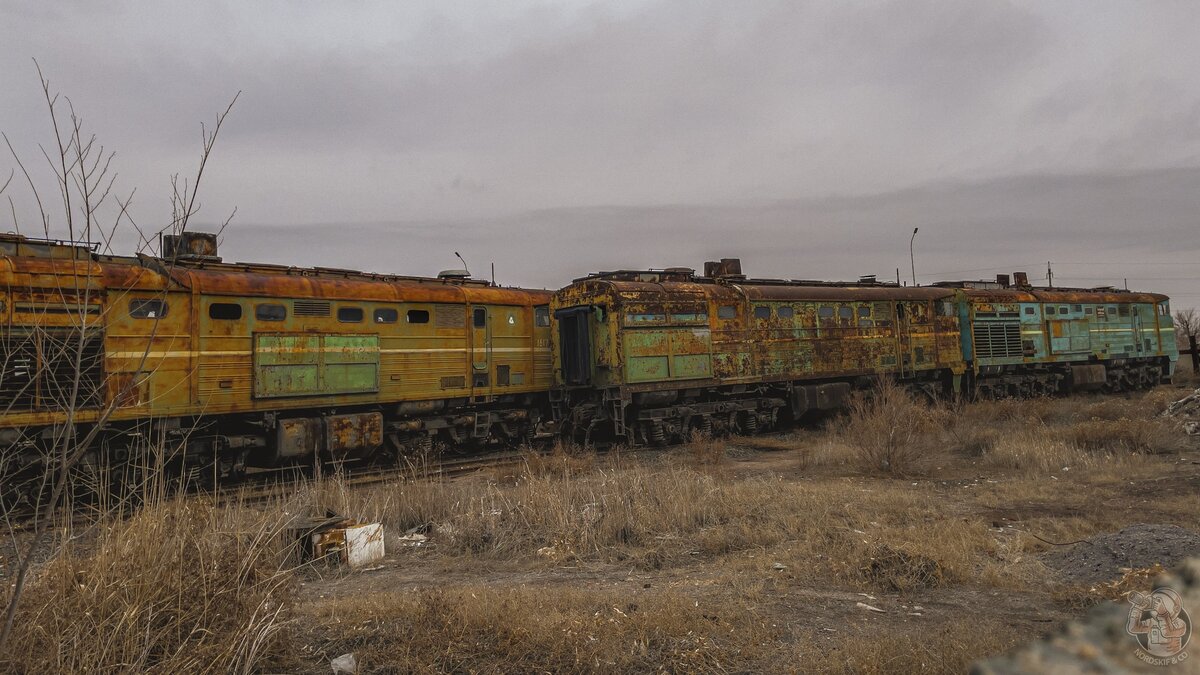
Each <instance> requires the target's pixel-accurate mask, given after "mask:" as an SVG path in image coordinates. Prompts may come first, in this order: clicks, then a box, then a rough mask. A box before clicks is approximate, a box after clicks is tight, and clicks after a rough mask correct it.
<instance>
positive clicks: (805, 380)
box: [0, 233, 1178, 480]
mask: <svg viewBox="0 0 1200 675" xmlns="http://www.w3.org/2000/svg"><path fill="white" fill-rule="evenodd" d="M161 243H162V246H161V250H162V254H161V255H160V256H154V257H152V256H146V255H136V256H114V255H106V254H101V253H99V252H98V251H97V250H96V247H94V246H92V245H87V244H80V243H76V242H62V241H51V240H39V239H30V238H27V237H23V236H19V235H4V236H0V293H2V294H3V295H2V296H0V324H2V326H3V330H2V332H0V402H2V404H3V408H2V411H3V412H2V414H0V453H3V459H4V466H5V467H6V469H7V470H8V471H9V472H11V471H13V470H14V467H15V470H16V471H18V472H20V471H22V470H23V471H26V472H36V471H37V470H38V469H40V468H42V467H44V466H45V465H46V464H47V462H48V461H53V458H54V457H56V454H55V453H56V449H64V448H68V447H69V448H76V449H78V451H79V452H80V453H81V456H80V457H79V458H78V459H79V461H78V465H79V466H80V467H83V468H84V469H85V470H87V469H94V470H96V471H112V470H114V469H115V468H121V467H134V466H141V465H144V464H145V463H146V461H147V458H146V453H147V452H151V451H153V452H156V453H158V457H159V460H158V461H166V462H168V463H169V464H170V465H171V466H174V467H178V468H179V469H180V470H181V471H184V472H190V473H193V474H197V475H198V476H211V477H212V479H213V480H233V479H237V478H239V477H241V476H242V475H244V474H245V472H246V471H247V467H258V468H270V467H278V466H281V465H291V464H303V463H313V462H316V461H326V460H353V461H368V460H370V461H374V460H383V461H388V460H395V459H397V458H399V457H401V456H404V455H408V454H412V453H419V452H422V451H426V450H429V449H431V448H432V447H433V446H434V445H435V444H438V445H445V446H453V447H458V448H464V449H478V448H482V447H484V446H488V445H498V444H506V445H515V444H521V443H526V442H530V441H532V440H535V439H539V438H552V437H555V436H556V435H560V434H568V435H572V436H574V437H575V438H576V439H578V440H581V441H585V442H586V441H590V440H593V439H595V440H598V439H602V438H603V439H607V440H610V441H617V442H627V443H635V444H661V443H666V442H669V441H671V440H673V439H680V438H683V437H685V436H686V435H687V434H689V433H691V432H692V431H702V432H712V433H722V432H733V433H755V432H757V431H761V430H765V429H769V428H772V427H775V426H778V425H780V424H782V423H784V422H787V421H790V420H797V419H801V418H804V417H806V416H809V415H812V414H814V413H819V412H822V411H828V410H832V409H836V408H838V407H840V406H842V405H844V404H845V402H846V401H847V399H848V397H849V396H850V394H851V393H852V392H853V391H854V390H856V389H861V388H864V387H869V386H871V384H872V382H873V379H874V378H876V377H879V376H881V375H883V376H888V377H893V378H895V379H897V380H899V381H901V382H903V383H904V384H906V385H907V386H909V387H911V388H913V389H916V390H920V391H925V392H927V393H929V394H930V395H934V396H936V395H951V394H956V393H957V394H965V395H984V396H1027V395H1038V394H1052V393H1059V392H1067V391H1073V390H1080V389H1097V388H1103V389H1107V390H1121V389H1129V388H1136V387H1145V386H1150V385H1152V384H1154V383H1157V382H1160V381H1163V380H1165V379H1167V378H1169V377H1170V376H1171V373H1172V370H1173V367H1174V362H1175V360H1176V359H1177V357H1178V355H1177V352H1176V349H1175V343H1174V338H1173V333H1172V330H1173V329H1172V327H1171V319H1170V312H1169V307H1168V299H1167V298H1166V296H1163V295H1157V294H1149V293H1131V292H1127V291H1119V290H1116V289H1111V288H1104V289H1049V288H1034V287H1032V286H1030V285H1029V284H1028V283H1027V281H1026V280H1025V279H1024V278H1023V277H1022V276H1020V275H1018V276H1017V277H1016V279H1015V281H1014V282H1013V283H1010V282H1009V281H1008V279H1007V278H999V279H998V280H997V281H996V282H956V283H944V284H936V285H933V286H924V287H903V286H900V285H897V284H889V283H880V282H876V281H874V280H873V279H864V280H861V281H859V282H854V283H830V282H811V281H784V280H764V279H748V278H746V277H745V276H744V275H742V274H741V270H740V263H739V262H738V261H736V260H724V261H721V262H716V263H708V264H706V267H705V270H704V273H703V274H696V273H695V272H694V271H693V270H690V269H682V268H673V269H667V270H651V271H620V272H610V273H601V274H595V275H591V276H588V277H584V278H581V279H577V280H576V281H575V282H573V283H572V284H570V285H568V286H566V287H565V288H563V289H561V290H559V291H558V292H556V293H550V292H547V291H540V290H527V289H519V288H502V287H497V286H495V285H493V284H491V283H487V282H483V281H477V280H473V279H471V278H469V275H467V274H465V273H460V272H455V271H449V272H445V273H442V274H441V275H439V276H438V277H436V278H423V277H405V276H394V275H376V274H367V273H363V272H358V271H351V270H340V269H327V268H298V267H287V266H278V265H265V264H245V263H226V262H223V261H222V260H221V258H220V257H218V255H217V250H216V238H215V237H214V236H213V235H207V234H202V233H183V234H179V235H168V236H165V237H164V238H163V240H162V242H161ZM60 454H61V453H60ZM164 457H165V460H164V459H163V458H164ZM9 475H11V473H10V474H9Z"/></svg>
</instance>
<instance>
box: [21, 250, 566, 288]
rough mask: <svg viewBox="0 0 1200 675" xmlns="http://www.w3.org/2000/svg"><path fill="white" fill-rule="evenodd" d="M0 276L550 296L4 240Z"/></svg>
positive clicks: (464, 283)
mask: <svg viewBox="0 0 1200 675" xmlns="http://www.w3.org/2000/svg"><path fill="white" fill-rule="evenodd" d="M0 259H2V260H4V262H5V263H6V264H5V265H4V266H3V267H0V275H4V276H9V277H12V276H14V275H27V276H29V277H30V278H31V279H32V277H40V278H42V279H45V276H46V275H59V276H61V275H69V276H72V277H75V278H77V279H85V280H86V281H87V285H89V286H92V287H99V285H101V284H102V285H103V286H104V287H108V288H124V289H135V288H138V289H147V290H149V289H161V288H166V287H171V286H174V287H179V288H186V289H196V290H199V291H200V292H202V293H211V294H216V295H250V296H280V297H305V298H307V297H312V298H330V299H346V300H376V301H383V302H387V301H402V300H405V301H412V300H416V301H421V302H452V303H455V302H463V301H469V302H487V303H496V304H517V305H524V304H541V303H544V302H547V301H548V300H549V298H550V295H551V293H550V291H545V290H533V289H522V288H514V287H501V286H494V285H492V284H491V283H489V282H487V281H482V280H473V279H461V278H447V279H442V278H432V277H416V276H403V275H389V274H371V273H368V272H360V271H357V270H342V269H332V268H324V267H289V266H286V265H269V264H261V263H224V262H217V261H191V260H167V259H164V258H157V257H152V256H147V255H136V256H114V255H105V254H100V253H97V252H96V247H95V245H91V244H80V243H78V242H64V241H56V240H41V239H30V238H28V237H24V236H21V235H13V234H8V235H0Z"/></svg>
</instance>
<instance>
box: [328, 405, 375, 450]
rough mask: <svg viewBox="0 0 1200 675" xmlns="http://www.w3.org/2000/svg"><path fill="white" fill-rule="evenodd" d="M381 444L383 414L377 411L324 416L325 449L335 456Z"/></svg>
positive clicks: (370, 448) (371, 448)
mask: <svg viewBox="0 0 1200 675" xmlns="http://www.w3.org/2000/svg"><path fill="white" fill-rule="evenodd" d="M381 445H383V415H382V414H381V413H378V412H370V413H359V414H355V415H331V416H329V417H326V418H325V449H326V451H327V452H328V453H329V454H330V455H331V456H332V457H335V458H338V457H343V456H345V455H354V454H361V452H362V451H366V450H373V449H375V448H378V447H379V446H381Z"/></svg>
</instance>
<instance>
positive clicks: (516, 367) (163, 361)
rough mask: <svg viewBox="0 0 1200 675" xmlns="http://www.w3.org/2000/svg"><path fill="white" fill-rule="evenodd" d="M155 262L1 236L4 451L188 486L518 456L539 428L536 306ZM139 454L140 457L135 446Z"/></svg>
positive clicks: (301, 274) (183, 245)
mask: <svg viewBox="0 0 1200 675" xmlns="http://www.w3.org/2000/svg"><path fill="white" fill-rule="evenodd" d="M162 251H163V253H162V256H161V257H150V256H145V255H138V256H132V257H123V256H112V255H104V254H101V253H98V252H97V251H96V250H95V247H94V246H93V245H87V244H80V243H75V242H63V241H52V240H39V239H31V238H27V237H23V236H19V235H5V236H3V237H0V292H2V293H3V296H2V297H0V320H2V323H3V332H2V335H0V359H2V361H0V400H2V401H3V403H4V405H5V409H4V414H3V415H2V416H0V446H3V447H5V448H7V452H6V454H5V460H6V462H8V466H9V467H10V468H11V467H13V466H16V467H24V468H29V469H34V468H37V467H40V466H43V465H45V463H46V462H47V458H48V457H49V456H51V455H52V454H53V453H54V452H55V448H61V447H67V446H68V445H70V446H72V447H80V446H86V450H87V452H88V453H89V454H88V456H87V457H86V458H85V463H86V462H95V463H97V465H103V466H110V467H111V466H114V465H117V464H119V463H123V462H134V461H136V460H137V458H136V456H135V455H136V449H137V448H139V447H147V446H154V445H156V444H157V446H156V447H166V448H167V449H168V455H169V456H171V457H172V458H173V460H174V461H176V462H178V463H179V464H180V465H183V466H186V467H188V468H189V469H190V470H193V471H209V472H211V473H212V474H213V475H214V476H215V477H218V478H226V477H236V476H237V475H239V474H241V473H243V472H244V470H245V467H246V466H247V465H249V466H264V467H266V466H278V465H281V464H285V463H294V462H307V461H312V459H313V458H318V457H320V458H328V459H361V458H369V457H375V456H380V455H389V454H392V455H394V454H398V453H403V452H406V451H413V450H419V449H421V448H428V447H430V445H431V443H432V442H433V441H434V440H435V439H438V438H442V439H445V440H446V441H448V442H451V443H455V444H464V445H483V444H486V443H489V442H499V441H520V440H522V439H527V438H530V437H533V436H535V435H536V434H537V433H539V425H543V424H544V423H545V422H546V419H545V418H546V416H545V415H544V414H543V413H544V412H545V411H546V409H547V406H546V396H547V393H546V392H547V391H548V390H549V388H550V386H551V384H552V382H553V373H552V371H551V354H550V315H549V310H548V303H549V300H550V293H549V292H546V291H539V290H525V289H519V288H501V287H497V286H494V285H492V284H490V283H488V282H484V281H478V280H473V279H471V278H469V276H468V275H466V274H465V273H459V272H453V271H451V272H446V273H443V274H441V275H439V277H438V278H420V277H403V276H391V275H374V274H366V273H363V272H357V271H351V270H339V269H326V268H298V267H286V266H276V265H264V264H243V263H236V264H230V263H224V262H222V261H221V259H220V258H219V257H218V256H217V249H216V237H215V236H214V235H210V234H201V233H184V234H181V235H167V236H165V237H164V238H163V241H162ZM145 441H152V442H151V443H146V442H145Z"/></svg>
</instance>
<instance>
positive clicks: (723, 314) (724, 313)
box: [717, 305, 737, 319]
mask: <svg viewBox="0 0 1200 675" xmlns="http://www.w3.org/2000/svg"><path fill="white" fill-rule="evenodd" d="M717 317H718V318H721V319H736V318H737V308H736V307H734V306H733V305H722V306H720V307H718V308H717Z"/></svg>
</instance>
